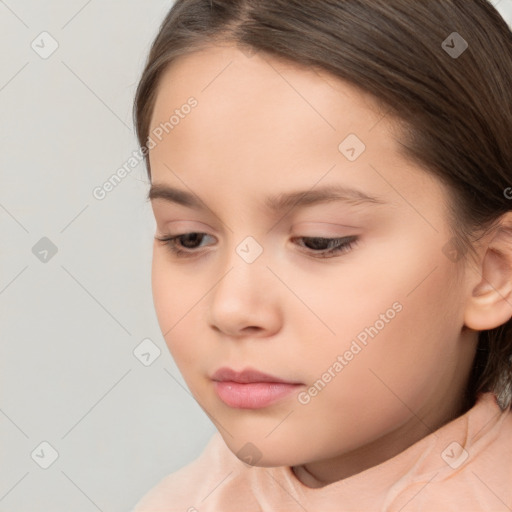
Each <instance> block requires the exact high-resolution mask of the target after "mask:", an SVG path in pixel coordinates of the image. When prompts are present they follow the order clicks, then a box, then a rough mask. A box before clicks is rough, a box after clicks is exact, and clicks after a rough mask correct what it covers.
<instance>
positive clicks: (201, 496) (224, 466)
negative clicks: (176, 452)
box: [133, 432, 256, 512]
mask: <svg viewBox="0 0 512 512" xmlns="http://www.w3.org/2000/svg"><path fill="white" fill-rule="evenodd" d="M248 468H249V467H248V466H246V465H245V464H244V463H243V462H241V461H240V460H239V459H238V458H237V457H236V456H235V455H234V454H233V453H232V452H231V451H230V450H229V448H228V447H227V446H226V443H225V442H224V440H223V439H222V436H221V435H220V433H218V432H216V433H215V434H214V435H213V436H212V437H211V439H210V441H209V442H208V444H207V445H206V446H205V448H204V450H203V452H202V453H201V455H200V456H199V457H198V458H196V459H195V460H193V461H192V462H190V463H189V464H188V465H186V466H184V467H183V468H181V469H179V470H178V471H176V472H174V473H171V474H170V475H168V476H166V477H165V478H163V479H162V480H161V481H160V482H159V483H158V484H157V485H156V486H155V487H153V488H152V489H151V490H150V491H149V492H148V493H147V494H146V495H144V496H143V498H142V499H141V500H140V501H139V502H138V503H137V504H136V506H135V508H134V509H133V512H164V511H165V512H171V511H175V510H176V511H178V510H179V511H180V512H196V511H198V510H201V511H203V510H215V509H214V508H211V506H214V504H215V503H219V500H221V499H224V498H226V497H227V496H225V493H226V492H228V490H229V489H231V490H233V489H234V488H236V489H237V493H239V492H243V488H244V486H245V487H246V488H249V485H250V484H249V482H247V476H248V475H250V473H249V469H248ZM253 469H254V468H253ZM228 499H229V498H228ZM236 499H237V497H236V496H233V495H232V501H236ZM244 499H245V501H244V505H245V504H247V496H245V498H244ZM205 505H207V508H205ZM223 510H224V509H223ZM255 510H256V509H255Z"/></svg>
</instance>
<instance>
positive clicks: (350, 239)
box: [155, 232, 359, 258]
mask: <svg viewBox="0 0 512 512" xmlns="http://www.w3.org/2000/svg"><path fill="white" fill-rule="evenodd" d="M188 235H206V233H199V232H190V233H184V234H182V235H174V236H170V235H168V236H167V235H165V236H164V237H162V238H159V237H155V239H156V240H158V241H160V242H162V244H163V245H165V246H166V247H167V248H168V249H169V251H171V253H172V254H173V255H174V256H176V257H178V258H190V257H193V256H195V255H196V254H197V251H195V250H194V249H189V250H183V249H180V248H179V247H177V245H176V241H177V240H179V239H181V238H183V237H186V236H188ZM296 238H299V239H305V240H315V241H316V240H322V241H324V242H327V243H328V244H332V243H336V242H338V245H337V246H335V247H334V248H333V249H328V250H326V249H324V250H322V251H314V250H313V249H310V250H312V251H313V252H314V253H316V254H317V255H313V257H314V258H332V257H334V256H336V255H338V254H344V253H347V252H349V251H351V250H352V249H353V248H354V246H355V245H356V244H357V243H358V241H359V238H358V237H357V236H345V237H340V238H324V237H314V236H303V237H296Z"/></svg>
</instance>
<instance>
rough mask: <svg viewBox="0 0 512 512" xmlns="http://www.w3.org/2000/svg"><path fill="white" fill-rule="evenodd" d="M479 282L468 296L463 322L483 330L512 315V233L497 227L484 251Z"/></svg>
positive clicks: (503, 322) (498, 324)
mask: <svg viewBox="0 0 512 512" xmlns="http://www.w3.org/2000/svg"><path fill="white" fill-rule="evenodd" d="M477 270H478V271H479V274H480V275H479V278H478V280H477V281H478V282H477V284H476V285H475V286H473V289H472V290H471V294H470V296H469V297H468V302H467V306H466V310H465V314H464V323H465V325H466V326H467V327H469V328H470V329H474V330H476V331H484V330H490V329H494V328H496V327H499V326H500V325H503V324H505V323H506V322H507V321H508V320H510V318H512V233H511V231H510V230H509V229H505V228H504V227H501V228H500V227H498V228H497V231H496V234H495V236H494V238H493V239H492V240H491V242H490V243H489V246H488V248H487V250H486V251H485V253H484V255H483V257H482V259H481V262H480V266H479V268H478V269H477Z"/></svg>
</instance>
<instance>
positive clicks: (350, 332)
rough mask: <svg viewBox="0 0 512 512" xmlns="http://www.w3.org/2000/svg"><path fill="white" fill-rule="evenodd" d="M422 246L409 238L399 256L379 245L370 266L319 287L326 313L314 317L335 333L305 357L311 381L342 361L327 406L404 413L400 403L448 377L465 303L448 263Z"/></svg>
mask: <svg viewBox="0 0 512 512" xmlns="http://www.w3.org/2000/svg"><path fill="white" fill-rule="evenodd" d="M427 243H428V241H427ZM424 247H425V244H422V243H421V242H420V241H419V240H418V241H416V245H415V243H414V241H411V239H410V238H409V240H408V243H407V244H404V245H403V246H402V247H400V248H399V249H400V250H399V251H398V252H396V251H393V252H392V253H391V252H389V249H388V253H386V252H384V251H385V250H386V249H385V247H383V248H382V251H380V252H379V253H378V254H379V255H378V256H377V257H375V262H376V263H375V264H374V265H373V266H366V265H365V264H364V263H361V270H360V271H354V270H353V269H352V271H351V272H350V274H346V275H345V274H343V275H342V277H340V279H339V280H334V281H333V280H331V281H330V282H329V284H328V286H327V287H325V288H323V289H324V290H327V295H326V297H331V299H332V300H327V301H325V303H324V307H323V309H320V305H319V304H318V308H319V309H317V311H319V312H321V313H320V316H321V317H322V318H323V319H324V320H325V323H326V324H328V325H329V326H330V327H331V328H332V330H333V331H335V333H336V335H335V336H333V335H332V334H330V333H328V332H327V331H326V334H325V336H324V337H323V338H324V339H323V341H322V340H317V341H316V342H315V345H314V347H315V350H313V346H312V345H310V346H309V347H310V352H311V353H313V352H315V355H314V356H313V357H311V356H308V360H309V361H310V369H309V370H308V376H309V382H311V383H312V382H315V381H316V380H317V379H319V378H321V376H322V374H323V373H325V372H326V370H327V369H328V368H329V367H332V366H333V364H334V363H335V362H336V361H337V358H338V356H343V358H344V362H343V369H342V370H341V371H338V372H335V373H336V375H337V376H336V378H334V379H333V384H328V385H327V386H328V387H329V388H330V390H329V392H328V393H325V396H324V400H325V404H327V403H329V401H330V400H332V401H333V402H337V403H339V404H340V405H341V404H344V405H346V404H347V403H353V406H354V407H356V408H357V404H364V403H370V402H371V403H373V404H375V403H377V404H388V405H389V411H390V414H392V413H391V411H392V410H393V408H394V409H395V410H399V413H402V412H407V408H406V407H405V406H404V405H403V403H402V402H405V403H407V404H408V405H409V406H411V407H419V405H420V404H421V403H422V402H423V401H424V400H425V399H427V398H428V397H429V396H430V395H431V394H432V393H433V392H434V387H433V385H432V381H433V380H434V381H436V382H439V380H441V381H443V378H444V379H445V380H448V379H449V378H450V372H451V371H452V370H453V364H454V361H456V360H457V356H458V352H457V351H458V350H459V348H458V344H457V341H458V335H459V333H460V329H461V327H462V321H463V320H462V319H463V317H462V309H461V305H462V304H461V301H460V296H459V295H458V289H457V287H456V286H450V283H451V281H452V278H453V265H452V264H451V262H450V261H449V260H447V258H446V257H444V255H443V254H442V252H441V250H440V247H439V251H437V249H438V247H437V246H434V247H433V248H432V249H430V251H429V253H426V252H425V249H424ZM363 268H365V270H366V271H363ZM434 269H435V270H434ZM340 275H341V274H340ZM459 324H460V325H459ZM319 347H322V348H321V349H319ZM338 369H339V366H338ZM333 371H334V370H333ZM326 391H327V390H326ZM322 394H324V391H322ZM377 397H378V398H377ZM359 407H360V405H359ZM363 414H364V412H363ZM368 414H370V415H372V414H373V413H372V412H370V411H369V412H368ZM375 419H376V418H372V420H373V421H375ZM395 419H396V418H395Z"/></svg>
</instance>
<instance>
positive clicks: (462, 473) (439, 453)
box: [393, 393, 512, 512]
mask: <svg viewBox="0 0 512 512" xmlns="http://www.w3.org/2000/svg"><path fill="white" fill-rule="evenodd" d="M457 423H458V427H459V428H458V429H457V431H456V430H452V431H451V434H453V437H447V436H444V435H440V436H439V439H438V441H439V442H438V443H437V444H436V445H435V450H434V452H435V453H433V454H432V456H435V457H437V458H438V461H439V463H438V465H437V466H436V467H435V468H432V471H431V472H430V473H429V474H425V475H423V477H424V478H422V479H420V481H416V482H414V484H413V485H410V486H409V487H408V488H407V490H406V491H405V492H404V493H403V494H402V495H401V496H400V498H401V500H402V501H404V500H405V501H404V502H406V501H408V500H410V501H411V503H410V510H418V511H419V510H429V511H430V510H445V511H446V512H449V511H462V510H464V511H466V510H475V509H477V510H479V511H480V512H496V511H498V510H512V410H510V408H508V409H506V410H504V411H501V410H500V409H499V407H498V405H497V403H496V400H495V398H494V396H493V395H492V394H491V393H486V394H485V395H481V396H480V398H479V401H478V403H477V407H475V408H474V409H473V410H472V411H470V414H467V415H466V416H465V417H464V418H461V419H460V420H459V421H458V422H457ZM454 424H455V422H454ZM446 432H450V431H448V430H447V431H446ZM439 433H440V434H441V431H439ZM420 491H421V492H420ZM399 501H400V500H399ZM395 504H396V502H394V503H393V505H395ZM415 507H416V508H415Z"/></svg>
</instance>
